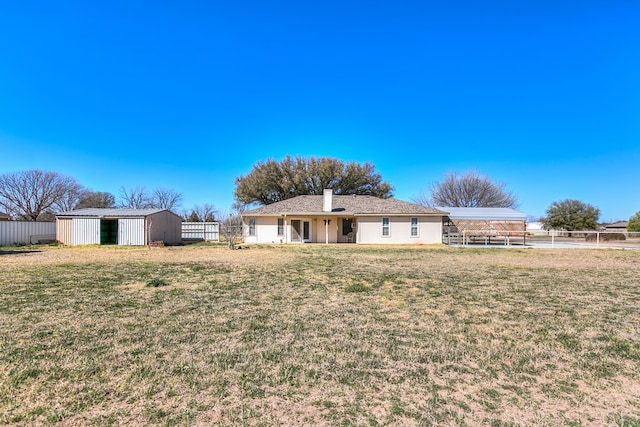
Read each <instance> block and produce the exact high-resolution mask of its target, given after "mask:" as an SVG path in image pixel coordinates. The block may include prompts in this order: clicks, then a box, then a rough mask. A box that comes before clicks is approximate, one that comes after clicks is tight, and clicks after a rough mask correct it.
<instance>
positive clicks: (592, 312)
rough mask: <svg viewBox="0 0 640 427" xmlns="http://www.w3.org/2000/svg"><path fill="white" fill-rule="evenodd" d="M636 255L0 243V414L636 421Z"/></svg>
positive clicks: (324, 421)
mask: <svg viewBox="0 0 640 427" xmlns="http://www.w3.org/2000/svg"><path fill="white" fill-rule="evenodd" d="M639 261H640V252H636V251H634V252H631V251H604V250H553V251H551V250H550V251H538V250H492V249H480V250H475V249H448V248H441V247H435V248H432V247H414V248H403V247H376V246H372V247H353V246H350V247H341V246H324V245H300V246H295V245H287V246H267V247H260V248H257V247H252V248H250V249H243V250H239V251H229V250H226V249H223V248H219V247H215V246H207V245H195V246H191V247H179V248H162V249H161V248H154V249H152V250H149V249H146V248H145V249H134V248H82V249H77V248H61V249H58V248H48V247H43V248H40V249H39V252H30V253H10V254H4V255H0V346H1V348H2V352H1V353H0V423H1V424H52V423H59V424H61V425H113V424H130V423H133V424H157V425H176V424H179V425H190V424H198V425H203V424H204V425H211V424H213V425H215V424H220V425H228V424H248V425H276V424H278V425H281V424H286V425H289V424H298V425H300V424H313V425H336V424H342V425H349V424H354V425H363V424H364V425H367V424H368V425H385V424H396V425H433V424H455V425H478V424H486V425H511V424H521V425H603V424H609V425H621V426H622V425H629V426H632V425H640V382H639V380H638V378H639V377H640V369H639V367H640V322H639V320H640V317H639V315H638V310H637V302H638V300H639V297H640V287H639V286H638V284H639V282H640V280H639V279H640V262H639ZM151 282H155V283H162V284H163V286H158V287H153V286H148V284H149V283H151Z"/></svg>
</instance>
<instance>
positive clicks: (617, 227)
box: [604, 221, 629, 232]
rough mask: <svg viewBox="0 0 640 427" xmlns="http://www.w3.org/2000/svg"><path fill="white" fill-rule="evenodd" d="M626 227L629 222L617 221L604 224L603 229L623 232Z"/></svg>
mask: <svg viewBox="0 0 640 427" xmlns="http://www.w3.org/2000/svg"><path fill="white" fill-rule="evenodd" d="M628 226H629V221H617V222H614V223H611V224H605V225H604V229H605V230H606V231H619V232H625V231H627V227H628Z"/></svg>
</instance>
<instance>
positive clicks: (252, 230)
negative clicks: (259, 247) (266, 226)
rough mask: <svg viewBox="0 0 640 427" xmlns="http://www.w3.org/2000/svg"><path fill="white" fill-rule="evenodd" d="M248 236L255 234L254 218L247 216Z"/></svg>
mask: <svg viewBox="0 0 640 427" xmlns="http://www.w3.org/2000/svg"><path fill="white" fill-rule="evenodd" d="M248 225H249V227H248V228H249V236H252V237H254V236H255V235H256V219H255V218H249V224H248Z"/></svg>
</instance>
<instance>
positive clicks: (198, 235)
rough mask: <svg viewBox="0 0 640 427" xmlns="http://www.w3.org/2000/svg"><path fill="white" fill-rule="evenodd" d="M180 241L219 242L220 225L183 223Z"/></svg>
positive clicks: (216, 223)
mask: <svg viewBox="0 0 640 427" xmlns="http://www.w3.org/2000/svg"><path fill="white" fill-rule="evenodd" d="M182 240H204V241H208V242H219V241H220V223H218V222H183V223H182Z"/></svg>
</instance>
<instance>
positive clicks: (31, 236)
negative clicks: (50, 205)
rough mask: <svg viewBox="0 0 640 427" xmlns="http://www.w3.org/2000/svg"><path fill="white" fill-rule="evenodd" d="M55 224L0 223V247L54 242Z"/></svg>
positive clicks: (30, 222)
mask: <svg viewBox="0 0 640 427" xmlns="http://www.w3.org/2000/svg"><path fill="white" fill-rule="evenodd" d="M55 240H56V223H55V222H33V221H0V245H10V244H14V243H16V244H35V243H45V242H52V241H53V242H55Z"/></svg>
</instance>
